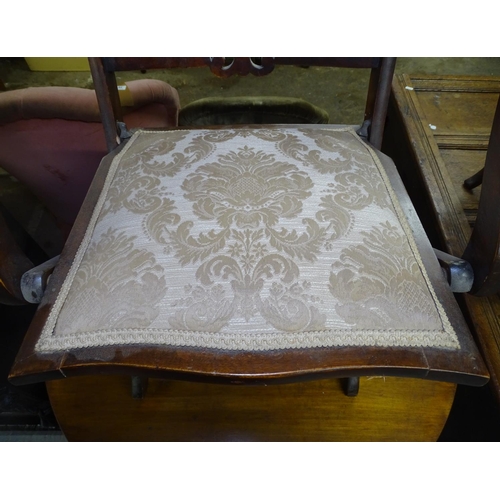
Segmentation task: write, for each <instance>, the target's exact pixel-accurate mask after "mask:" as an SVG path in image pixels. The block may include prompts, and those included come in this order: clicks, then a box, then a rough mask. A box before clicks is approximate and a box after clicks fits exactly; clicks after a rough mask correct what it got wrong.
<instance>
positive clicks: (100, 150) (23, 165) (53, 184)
mask: <svg viewBox="0 0 500 500" xmlns="http://www.w3.org/2000/svg"><path fill="white" fill-rule="evenodd" d="M123 87H125V91H124V92H120V94H121V102H122V107H123V112H124V120H125V122H126V124H127V127H128V128H129V129H130V128H135V127H173V126H176V125H177V119H178V113H179V108H180V104H179V96H178V93H177V91H176V90H175V89H174V88H173V87H171V86H170V85H168V84H167V83H165V82H162V81H159V80H137V81H132V82H127V83H126V84H125V85H124V86H122V88H123ZM106 151H107V150H106V143H105V138H104V132H103V127H102V124H101V118H100V114H99V107H98V104H97V99H96V96H95V92H94V91H93V90H88V89H81V88H71V87H40V88H28V89H22V90H13V91H8V92H4V93H0V167H1V168H3V169H4V170H6V171H7V172H9V173H10V174H11V175H13V176H14V177H16V178H17V179H18V180H19V181H21V182H22V183H24V184H25V185H26V186H28V187H29V188H30V189H31V191H32V192H33V193H34V194H35V195H36V196H37V197H38V198H39V199H40V201H41V202H42V203H43V204H44V205H45V206H46V207H47V209H48V210H49V211H50V212H51V213H52V214H53V215H54V216H55V217H56V220H57V221H58V223H59V225H60V227H61V229H63V231H65V232H66V231H67V230H68V229H69V228H70V227H71V225H72V224H73V222H74V220H75V218H76V215H77V214H78V210H79V209H80V206H81V204H82V202H83V199H84V197H85V194H86V193H87V190H88V187H89V186H90V183H91V181H92V179H93V177H94V174H95V171H96V170H97V167H98V166H99V163H100V161H101V159H102V157H103V156H104V155H105V154H106Z"/></svg>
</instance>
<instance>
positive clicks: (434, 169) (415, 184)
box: [383, 75, 500, 402]
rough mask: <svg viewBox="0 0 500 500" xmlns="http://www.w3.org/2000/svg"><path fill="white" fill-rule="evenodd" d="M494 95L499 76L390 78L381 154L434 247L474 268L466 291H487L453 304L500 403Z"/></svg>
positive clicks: (499, 90) (498, 92) (499, 85)
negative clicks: (470, 182) (477, 177)
mask: <svg viewBox="0 0 500 500" xmlns="http://www.w3.org/2000/svg"><path fill="white" fill-rule="evenodd" d="M499 96H500V79H499V78H498V77H467V76H463V77H457V76H436V77H432V76H425V75H422V76H418V75H416V76H411V75H396V76H395V78H394V81H393V94H392V97H391V102H390V107H389V120H388V124H387V128H386V137H385V139H386V141H385V142H384V148H383V150H384V151H386V152H387V154H389V155H391V156H392V157H393V158H394V160H395V162H396V164H397V165H398V170H399V173H400V175H401V177H402V178H403V180H404V181H405V184H406V186H407V189H408V190H409V194H410V196H411V198H412V201H413V203H414V205H415V207H416V209H417V211H418V213H419V215H420V219H421V220H422V221H424V222H425V228H426V231H427V233H428V234H429V235H430V237H431V240H432V243H433V245H434V246H435V247H437V248H441V249H443V250H445V251H447V252H449V253H452V254H454V255H463V254H464V252H465V257H466V258H468V259H470V261H471V263H473V264H474V266H475V275H476V284H475V286H474V289H473V290H472V291H473V292H476V293H477V292H479V294H485V293H486V294H489V295H488V296H485V297H480V296H474V295H471V294H465V295H463V296H460V297H459V302H460V304H461V306H462V310H463V311H464V314H465V315H466V317H467V318H468V320H469V324H470V325H472V327H473V333H474V335H475V337H476V340H477V342H478V344H479V345H480V347H481V350H482V352H483V354H484V357H485V360H486V363H487V365H488V368H489V370H490V374H491V382H490V385H491V388H492V390H493V393H494V395H495V397H496V399H497V400H498V401H499V402H500V350H499V345H500V322H499V318H500V298H499V296H498V277H497V273H498V272H497V270H496V266H497V265H498V264H497V258H498V256H497V252H498V236H499V233H498V223H499V222H498V196H499V193H500V191H499V187H498V179H499V178H500V177H499V175H498V167H499V165H500V162H499V160H498V147H499V143H500V141H499V139H498V137H500V136H499V135H498V128H499V123H498V120H499V116H498V110H497V115H496V117H495V109H496V108H497V103H498V99H499ZM494 118H495V127H496V138H494V136H492V142H491V145H490V148H489V150H488V144H489V140H490V133H491V131H492V125H493V122H494ZM395 145H397V146H395ZM487 150H488V165H487V169H486V173H485V175H486V177H485V180H484V182H483V185H482V186H479V187H476V188H474V189H472V190H470V189H467V188H466V187H464V185H463V183H464V181H465V180H466V179H468V178H470V177H471V176H473V175H474V174H475V173H476V172H478V171H480V170H481V169H482V168H483V166H484V165H485V162H486V156H487ZM482 194H484V195H485V196H482ZM480 198H481V204H482V206H481V209H480V211H479V212H478V206H479V201H480ZM480 212H481V213H480ZM478 217H479V218H480V219H479V220H480V222H478V223H476V220H477V218H478ZM475 226H476V227H475ZM474 227H475V235H474V237H473V239H472V240H471V239H470V238H471V234H472V228H474ZM469 242H470V243H469ZM488 271H490V278H493V279H494V281H493V282H490V283H489V284H488V282H485V281H484V280H485V277H486V276H487V274H488Z"/></svg>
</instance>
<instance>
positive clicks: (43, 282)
mask: <svg viewBox="0 0 500 500" xmlns="http://www.w3.org/2000/svg"><path fill="white" fill-rule="evenodd" d="M59 257H60V256H59V255H57V256H56V257H53V258H52V259H50V260H48V261H47V262H44V263H43V264H40V265H39V266H36V267H34V268H33V269H30V270H29V271H26V272H25V273H24V274H23V275H22V276H21V293H22V294H23V297H24V300H26V301H27V302H30V303H31V304H40V302H41V301H42V297H43V294H44V293H45V289H46V288H47V284H48V282H49V279H50V275H51V274H52V271H53V270H54V267H56V264H57V262H58V261H59Z"/></svg>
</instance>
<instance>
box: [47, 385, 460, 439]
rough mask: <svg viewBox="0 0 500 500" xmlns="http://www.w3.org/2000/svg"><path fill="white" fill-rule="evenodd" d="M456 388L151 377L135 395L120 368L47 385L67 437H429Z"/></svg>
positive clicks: (439, 428)
mask: <svg viewBox="0 0 500 500" xmlns="http://www.w3.org/2000/svg"><path fill="white" fill-rule="evenodd" d="M455 387H456V386H455V385H454V384H449V383H445V382H431V381H425V380H418V379H404V378H395V377H387V378H383V377H371V378H370V377H363V378H361V381H360V390H359V394H358V396H355V397H348V396H346V395H345V394H344V392H343V390H342V387H341V381H340V380H339V379H332V380H321V381H314V382H303V383H298V384H286V385H273V386H267V387H262V386H259V387H248V386H243V387H242V386H239V387H228V386H222V385H217V384H200V383H192V382H179V381H166V380H158V379H150V380H149V384H148V388H147V391H146V394H145V396H144V398H142V399H134V398H132V395H131V379H130V377H126V376H107V377H99V376H87V377H75V378H68V379H65V380H57V381H52V382H48V383H47V388H48V392H49V396H50V400H51V404H52V408H53V410H54V413H55V415H56V417H57V420H58V422H59V425H60V426H61V428H62V429H63V430H64V433H65V436H66V438H67V439H68V440H69V441H434V440H436V439H437V438H438V437H439V435H440V433H441V431H442V429H443V426H444V424H445V422H446V419H447V416H448V413H449V411H450V408H451V404H452V401H453V398H454V394H455Z"/></svg>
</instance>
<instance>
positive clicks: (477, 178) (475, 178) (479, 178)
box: [464, 168, 484, 191]
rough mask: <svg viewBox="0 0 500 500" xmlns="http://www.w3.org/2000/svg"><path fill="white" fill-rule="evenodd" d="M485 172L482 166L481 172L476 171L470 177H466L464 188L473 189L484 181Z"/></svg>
mask: <svg viewBox="0 0 500 500" xmlns="http://www.w3.org/2000/svg"><path fill="white" fill-rule="evenodd" d="M483 172H484V168H482V169H481V170H480V171H479V172H476V173H475V174H474V175H472V176H471V177H469V178H468V179H465V181H464V188H465V189H468V190H469V191H472V190H473V189H474V188H476V187H478V186H480V185H481V184H482V182H483Z"/></svg>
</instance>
